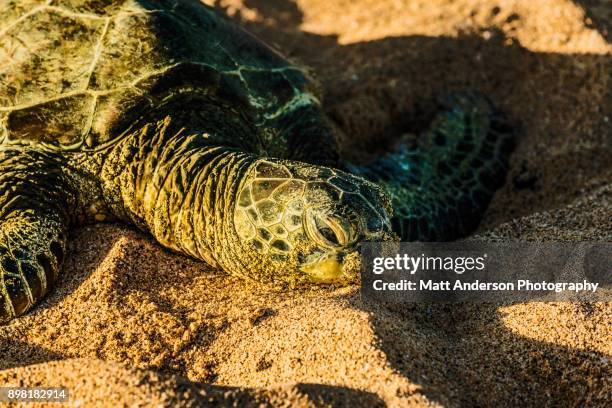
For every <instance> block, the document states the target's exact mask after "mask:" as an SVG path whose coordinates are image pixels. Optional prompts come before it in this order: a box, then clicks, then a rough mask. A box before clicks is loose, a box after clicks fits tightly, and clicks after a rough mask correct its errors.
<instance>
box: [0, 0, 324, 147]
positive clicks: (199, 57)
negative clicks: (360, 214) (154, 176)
mask: <svg viewBox="0 0 612 408" xmlns="http://www.w3.org/2000/svg"><path fill="white" fill-rule="evenodd" d="M0 16H1V21H0V143H2V144H42V145H44V146H47V147H51V148H55V149H58V150H74V151H84V150H94V149H97V148H100V147H101V146H107V145H109V144H112V143H114V142H115V141H117V140H118V139H119V138H121V135H123V134H125V132H127V131H128V130H129V129H130V126H132V125H134V124H135V123H136V122H137V121H138V119H139V118H140V117H142V115H144V113H145V112H147V111H150V110H151V109H153V108H155V107H156V106H160V104H163V103H164V102H166V101H168V100H169V99H172V98H174V97H177V96H180V95H196V96H202V97H207V98H214V99H217V100H222V101H224V102H226V103H227V106H231V107H232V109H236V110H237V111H239V112H241V113H244V114H246V115H249V117H250V118H251V119H252V120H253V121H254V123H257V124H261V123H264V122H268V123H272V122H273V121H274V120H275V119H276V118H278V117H279V116H282V115H283V114H284V113H286V112H288V111H291V110H294V109H296V108H297V107H300V106H305V105H311V104H317V103H318V101H317V99H316V97H315V96H314V95H313V94H312V93H310V92H309V91H308V90H309V89H310V88H311V86H310V85H309V80H308V78H307V76H306V75H305V73H304V72H303V71H302V70H301V69H300V68H298V67H296V66H294V65H291V64H289V63H288V62H287V61H286V60H285V59H284V58H283V57H282V56H281V55H279V54H278V53H277V52H275V51H273V50H272V49H271V48H269V47H268V46H266V45H265V44H263V43H262V42H260V41H259V40H257V39H256V38H255V37H253V36H252V35H251V34H249V33H248V32H246V31H244V30H243V29H241V28H239V27H238V26H236V25H234V24H233V23H231V22H230V21H229V19H227V18H226V17H225V16H224V15H222V14H221V13H219V12H217V11H216V10H215V9H213V8H211V7H208V6H205V5H203V4H201V3H200V2H199V1H197V0H173V1H170V0H168V1H165V0H157V1H155V0H47V1H41V0H4V1H1V2H0ZM167 113H168V114H169V115H171V114H172V112H167Z"/></svg>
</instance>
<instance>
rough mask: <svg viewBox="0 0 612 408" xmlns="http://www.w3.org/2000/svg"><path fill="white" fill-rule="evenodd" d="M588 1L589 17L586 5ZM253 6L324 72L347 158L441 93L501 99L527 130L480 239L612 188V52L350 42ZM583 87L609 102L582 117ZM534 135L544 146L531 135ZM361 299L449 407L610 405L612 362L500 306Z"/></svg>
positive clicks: (294, 53)
mask: <svg viewBox="0 0 612 408" xmlns="http://www.w3.org/2000/svg"><path fill="white" fill-rule="evenodd" d="M217 3H218V4H217V6H219V7H221V8H223V7H222V2H217ZM577 3H578V4H579V5H580V6H582V7H583V8H584V9H585V10H590V8H589V5H588V4H586V3H587V2H586V1H578V2H577ZM244 5H245V7H247V8H248V9H251V10H254V11H255V12H256V13H257V14H258V17H256V18H253V17H252V16H251V15H247V13H245V12H241V11H240V10H238V11H235V12H234V14H233V16H232V18H234V19H235V20H237V21H238V22H240V23H241V24H243V25H245V26H247V28H248V29H249V30H250V31H252V32H254V33H255V34H256V35H257V36H259V37H260V38H262V39H263V40H265V41H267V42H268V43H271V44H273V45H276V47H277V48H279V49H281V50H282V51H283V52H284V53H285V54H286V55H288V57H289V58H291V59H293V60H295V61H298V62H302V63H303V64H305V65H307V66H310V67H312V68H313V69H314V71H315V73H316V75H317V77H318V78H319V80H320V81H321V83H322V85H323V88H324V89H325V90H326V94H327V96H326V99H325V102H324V107H325V109H326V112H327V113H328V116H329V117H330V118H331V120H332V121H333V122H334V124H335V125H336V126H337V127H338V128H339V130H340V131H341V135H342V137H343V139H342V140H341V143H342V144H343V146H344V147H345V149H346V150H345V153H347V154H348V155H351V154H355V152H354V151H352V150H353V149H359V150H363V151H370V152H379V151H381V149H382V150H384V149H386V148H388V146H389V145H391V144H392V143H393V140H394V139H395V138H397V137H398V134H400V133H402V132H403V131H410V132H413V131H419V130H421V129H422V128H423V126H426V124H427V122H428V120H429V118H430V117H431V116H432V114H433V112H434V111H435V109H436V103H435V99H436V96H437V95H440V94H443V93H446V92H449V91H453V90H458V89H465V88H469V89H476V90H479V91H481V92H483V93H485V94H487V95H490V96H491V98H492V99H493V100H494V101H495V102H496V104H498V105H499V107H500V108H501V110H503V111H504V112H505V113H506V114H507V115H508V117H509V119H510V121H511V122H512V123H514V124H515V125H516V126H517V127H518V128H519V129H520V135H519V141H518V146H517V150H516V152H515V153H514V155H513V157H512V159H511V163H510V170H509V175H508V178H507V182H506V185H505V186H504V187H503V188H502V189H501V190H500V191H499V192H498V194H497V196H496V198H495V199H494V202H493V203H492V205H491V207H490V209H489V211H488V213H487V215H486V217H485V220H484V221H483V223H482V225H481V230H486V229H490V228H491V227H493V226H495V225H498V224H500V223H503V222H508V221H511V220H512V219H514V218H516V217H521V216H525V215H529V214H532V213H536V212H541V211H547V210H551V209H555V208H559V207H562V206H565V205H567V204H569V203H571V202H572V201H573V200H574V199H575V198H576V197H577V196H579V195H580V194H582V193H581V189H582V188H583V187H585V186H588V185H589V183H590V181H592V180H597V179H598V180H599V181H600V182H601V181H603V182H609V175H610V174H611V171H612V163H610V162H609V161H606V160H605V157H606V154H608V152H611V151H610V146H609V143H608V142H606V138H608V137H609V136H608V135H609V134H610V125H609V122H606V120H605V116H606V114H609V104H606V103H605V101H606V98H608V97H609V90H608V91H605V90H604V91H603V92H602V91H601V89H597V87H598V86H601V85H602V84H605V78H606V77H607V76H608V75H609V73H610V68H609V67H610V66H612V57H610V56H609V55H598V54H559V53H552V52H533V51H530V50H528V49H526V48H524V47H523V46H521V45H520V44H519V43H517V42H516V41H514V40H512V39H510V38H505V37H504V35H503V33H501V32H499V31H497V30H496V29H494V28H491V29H490V30H487V32H486V33H464V34H462V35H459V36H458V37H444V36H440V37H429V36H423V35H412V36H398V37H385V38H380V39H373V40H370V41H362V42H353V43H341V42H340V39H339V38H338V37H337V36H335V35H319V34H315V33H313V32H308V31H306V30H304V29H303V28H302V26H303V23H304V16H303V14H302V11H301V10H300V8H299V7H298V5H297V4H296V3H294V2H292V1H287V0H245V1H244ZM229 11H231V10H229ZM600 27H601V26H598V28H599V29H601V28H600ZM483 34H486V38H488V39H484V38H485V35H483ZM604 35H605V34H604ZM585 89H588V90H587V91H586V92H589V91H590V90H592V91H593V93H592V94H593V95H597V98H596V99H595V100H593V101H591V102H589V103H590V106H588V107H587V108H585V111H583V112H581V113H580V114H576V112H575V111H576V110H577V107H580V108H582V107H583V105H584V104H583V103H582V102H581V101H582V100H581V99H579V98H578V97H577V95H579V94H580V93H583V92H585ZM593 97H595V96H593ZM606 109H608V110H607V111H606ZM581 121H586V122H588V123H589V124H590V125H591V126H592V128H593V129H594V133H595V136H593V135H590V137H591V140H596V143H595V144H594V145H591V146H590V147H588V148H587V149H582V150H579V151H574V150H572V149H571V147H572V146H574V145H579V144H580V143H581V141H582V137H583V135H584V134H585V133H584V132H585V130H584V129H582V128H581V127H580V126H579V125H577V123H580V122H581ZM534 132H537V133H539V134H540V135H541V137H540V139H541V140H540V141H538V140H537V139H535V138H532V137H530V134H532V133H534ZM597 135H599V136H597ZM597 138H599V139H597ZM534 152H535V153H534ZM357 158H359V157H357ZM559 175H562V176H561V177H560V176H559ZM559 192H561V193H559ZM350 300H351V302H352V304H353V306H354V307H357V308H359V309H362V310H365V311H367V312H369V313H370V314H371V316H372V317H371V319H372V324H373V326H374V328H375V331H376V333H377V335H378V337H379V338H380V340H381V347H382V349H383V351H384V352H385V354H386V355H387V357H388V360H389V361H390V363H391V364H392V366H393V367H394V368H395V369H397V370H398V371H399V372H401V373H402V374H404V375H405V376H406V377H407V378H409V379H410V380H411V381H413V382H415V383H417V384H419V385H421V387H422V390H423V391H422V392H423V393H424V394H426V396H428V397H429V398H430V399H431V400H434V401H437V402H439V403H441V404H443V405H448V406H585V405H589V406H605V405H606V404H609V394H606V392H607V391H606V390H609V388H607V387H609V383H607V382H606V381H608V380H607V378H610V374H611V373H610V356H608V355H606V354H605V353H602V352H598V351H592V350H582V349H576V348H572V347H566V346H562V345H558V344H553V343H549V342H546V341H539V340H537V339H533V338H529V337H525V336H523V335H521V334H520V333H518V332H516V331H513V330H512V329H510V328H509V327H508V325H507V324H506V323H505V322H504V319H505V318H506V316H505V315H504V312H503V309H502V308H499V307H497V306H494V305H387V306H381V305H374V304H370V303H367V302H362V301H361V300H360V299H358V298H357V299H353V298H351V299H350ZM566 307H577V308H579V307H581V306H580V305H574V306H569V305H566ZM587 309H588V308H587ZM581 313H582V312H580V313H578V314H577V315H576V316H577V317H576V318H580V316H582V314H581ZM585 313H586V315H588V313H587V312H585ZM515 323H516V322H515ZM548 337H551V336H548ZM551 338H554V336H552V337H551Z"/></svg>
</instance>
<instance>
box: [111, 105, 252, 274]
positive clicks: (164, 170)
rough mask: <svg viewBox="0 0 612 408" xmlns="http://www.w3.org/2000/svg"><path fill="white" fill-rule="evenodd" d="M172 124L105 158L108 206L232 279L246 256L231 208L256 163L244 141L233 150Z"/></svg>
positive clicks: (160, 124) (162, 123) (139, 135)
mask: <svg viewBox="0 0 612 408" xmlns="http://www.w3.org/2000/svg"><path fill="white" fill-rule="evenodd" d="M175 122H177V121H176V120H175V118H170V117H165V118H162V119H160V120H158V121H157V122H154V123H148V124H146V125H144V126H143V127H142V128H141V129H139V130H137V131H135V132H133V133H132V134H131V135H129V136H128V137H126V138H125V139H124V140H122V141H120V142H119V143H118V144H117V145H116V146H114V147H113V148H112V149H111V150H109V151H108V152H103V153H102V154H103V157H102V158H101V160H100V161H101V166H102V167H101V171H100V178H101V180H102V183H103V191H104V196H105V197H104V201H105V202H106V204H107V206H108V207H109V210H110V212H111V213H112V214H113V215H114V216H116V217H118V218H119V219H122V220H124V221H127V222H130V223H133V224H135V225H136V226H138V227H139V228H140V229H142V230H145V231H147V232H150V233H151V234H152V235H153V236H154V237H155V238H156V240H157V241H158V242H159V243H161V244H162V245H163V246H165V247H167V248H170V249H172V250H175V251H177V252H180V253H183V254H186V255H189V256H192V257H195V258H198V259H201V260H204V261H206V262H207V263H209V264H211V265H213V266H220V267H222V268H223V269H225V270H227V271H228V272H232V273H233V272H235V271H236V269H237V265H236V263H237V260H238V259H237V258H243V257H244V256H245V255H244V254H241V255H240V256H238V255H237V254H236V253H235V252H236V249H235V248H234V247H235V246H236V245H237V244H238V238H237V236H236V234H235V232H234V230H235V229H234V226H233V219H232V213H233V206H234V203H235V202H236V195H237V194H238V191H239V188H240V184H241V181H242V179H243V178H244V175H245V174H246V173H248V171H249V169H250V168H251V166H253V164H254V162H255V161H256V159H255V157H254V156H253V155H252V154H250V153H246V152H245V151H244V150H243V149H242V148H241V146H239V144H237V143H236V141H237V142H240V141H241V140H240V137H237V138H236V139H235V141H231V142H233V144H234V145H230V144H229V143H227V141H226V140H223V139H221V137H220V136H217V135H216V134H213V133H207V132H205V131H202V130H194V129H186V128H183V127H179V125H178V124H176V125H175ZM180 122H181V123H182V121H180ZM239 273H240V274H246V273H247V272H246V271H239Z"/></svg>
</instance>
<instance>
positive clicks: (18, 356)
mask: <svg viewBox="0 0 612 408" xmlns="http://www.w3.org/2000/svg"><path fill="white" fill-rule="evenodd" d="M0 356H2V358H0V371H1V370H8V369H11V368H15V367H23V366H27V365H32V364H39V363H46V362H49V361H55V360H61V359H63V358H64V355H63V354H61V353H58V352H55V351H51V350H48V349H46V348H44V347H41V346H38V345H35V344H30V343H27V342H24V341H20V340H14V339H9V338H5V337H4V336H2V335H1V333H0Z"/></svg>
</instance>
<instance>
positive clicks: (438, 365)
mask: <svg viewBox="0 0 612 408" xmlns="http://www.w3.org/2000/svg"><path fill="white" fill-rule="evenodd" d="M354 306H356V307H358V308H361V309H363V310H365V311H368V312H369V313H371V316H372V317H371V321H372V324H373V326H374V327H375V331H376V333H377V335H378V337H379V339H380V341H381V348H382V350H383V351H384V352H385V354H386V356H387V359H388V361H389V362H390V364H391V365H392V366H393V367H394V368H395V369H396V370H398V371H399V372H400V373H402V374H403V375H405V376H406V377H407V378H408V379H410V380H411V381H412V382H415V383H417V384H419V385H420V386H421V387H422V389H421V390H420V392H421V393H422V394H424V395H425V396H426V397H428V398H429V399H430V400H433V401H437V402H439V403H441V404H442V405H444V406H466V407H494V406H495V407H510V406H525V407H573V406H602V407H603V406H606V404H609V394H606V392H607V391H605V390H606V389H608V390H609V388H608V387H609V386H610V384H609V378H610V375H612V369H611V367H612V366H611V364H610V356H609V355H606V354H605V353H601V352H598V351H593V350H582V349H575V348H571V347H565V346H561V345H557V344H553V343H549V342H544V341H539V340H535V339H531V338H527V337H524V336H522V335H520V334H517V333H515V332H513V331H512V330H511V329H509V328H508V326H507V325H506V323H504V320H503V319H504V315H503V312H502V311H501V310H502V309H500V308H499V307H498V306H495V305H490V304H489V305H487V304H472V305H467V304H403V305H402V304H395V305H388V304H387V305H382V304H373V303H370V302H368V301H363V302H362V301H361V300H355V301H354ZM568 307H576V308H581V307H583V308H584V309H583V310H581V311H579V312H578V313H577V316H578V318H583V317H584V316H588V315H589V313H590V312H589V307H590V306H589V305H586V306H584V305H582V306H581V305H568ZM511 318H515V317H511ZM587 318H588V317H587ZM514 324H516V321H515V322H514Z"/></svg>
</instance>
